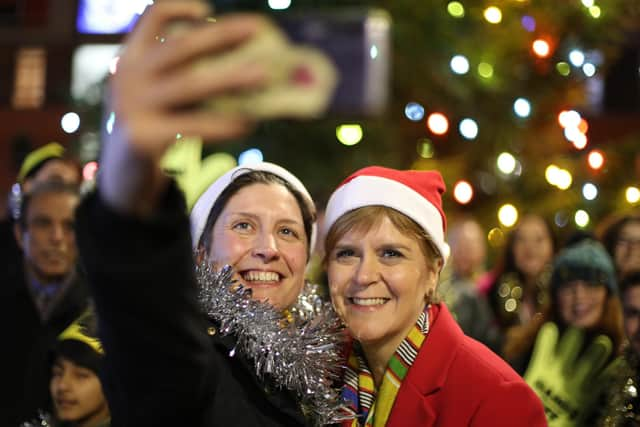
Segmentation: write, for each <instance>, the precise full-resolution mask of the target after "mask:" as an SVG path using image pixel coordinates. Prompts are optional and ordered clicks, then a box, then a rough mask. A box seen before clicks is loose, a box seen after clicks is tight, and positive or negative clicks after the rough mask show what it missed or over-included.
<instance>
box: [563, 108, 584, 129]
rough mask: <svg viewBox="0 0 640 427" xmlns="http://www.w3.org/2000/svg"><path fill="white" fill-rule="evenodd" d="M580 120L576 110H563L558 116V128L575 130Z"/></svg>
mask: <svg viewBox="0 0 640 427" xmlns="http://www.w3.org/2000/svg"><path fill="white" fill-rule="evenodd" d="M581 120H582V116H581V115H580V113H578V112H577V111H576V110H568V111H567V110H564V111H561V112H560V114H558V123H560V126H562V127H563V128H568V127H575V128H577V127H578V125H580V121H581Z"/></svg>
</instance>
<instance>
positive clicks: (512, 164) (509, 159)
mask: <svg viewBox="0 0 640 427" xmlns="http://www.w3.org/2000/svg"><path fill="white" fill-rule="evenodd" d="M516 164H517V162H516V158H515V157H513V155H512V154H510V153H507V152H504V153H500V155H499V156H498V159H497V160H496V165H497V167H498V170H499V171H500V172H502V173H503V174H505V175H509V174H510V173H512V172H513V171H514V170H515V169H516Z"/></svg>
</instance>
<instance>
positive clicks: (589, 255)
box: [551, 239, 618, 293]
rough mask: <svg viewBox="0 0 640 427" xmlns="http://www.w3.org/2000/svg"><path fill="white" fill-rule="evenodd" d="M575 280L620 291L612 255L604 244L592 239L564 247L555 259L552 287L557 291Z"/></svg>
mask: <svg viewBox="0 0 640 427" xmlns="http://www.w3.org/2000/svg"><path fill="white" fill-rule="evenodd" d="M574 280H584V281H585V282H587V283H591V284H602V285H603V286H606V287H607V289H609V291H610V292H612V293H616V292H617V291H618V286H617V284H616V275H615V269H614V266H613V262H612V261H611V257H609V254H608V253H607V251H606V250H605V248H604V246H602V245H601V244H600V243H598V242H597V241H595V240H592V239H586V240H582V241H580V242H578V243H576V244H574V245H572V246H569V247H567V248H565V249H563V250H562V251H561V252H560V253H559V254H558V255H557V256H556V258H555V260H554V263H553V272H552V273H551V288H552V289H553V290H554V291H556V290H558V288H559V287H560V286H562V285H564V284H566V283H569V282H572V281H574Z"/></svg>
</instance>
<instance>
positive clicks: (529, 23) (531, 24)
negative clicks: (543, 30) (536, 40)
mask: <svg viewBox="0 0 640 427" xmlns="http://www.w3.org/2000/svg"><path fill="white" fill-rule="evenodd" d="M520 23H521V24H522V27H523V28H524V29H525V30H527V31H528V32H530V33H532V32H534V31H535V30H536V20H535V19H533V17H531V16H529V15H525V16H523V17H522V19H521V20H520Z"/></svg>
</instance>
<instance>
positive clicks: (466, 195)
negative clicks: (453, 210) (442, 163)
mask: <svg viewBox="0 0 640 427" xmlns="http://www.w3.org/2000/svg"><path fill="white" fill-rule="evenodd" d="M453 197H454V199H456V201H457V202H458V203H460V204H461V205H466V204H467V203H469V202H470V201H471V199H473V187H472V186H471V184H469V183H468V182H467V181H458V182H457V183H456V185H455V186H454V187H453Z"/></svg>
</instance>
